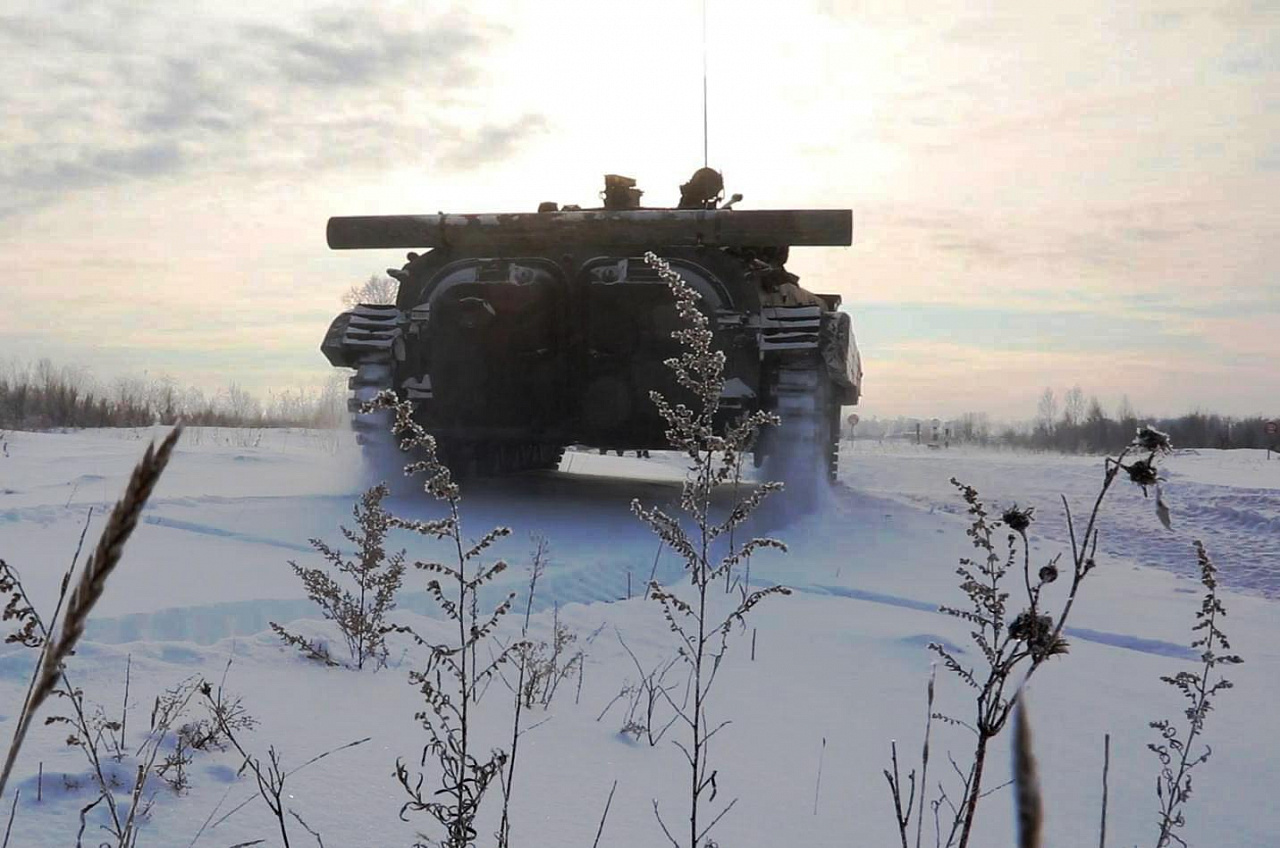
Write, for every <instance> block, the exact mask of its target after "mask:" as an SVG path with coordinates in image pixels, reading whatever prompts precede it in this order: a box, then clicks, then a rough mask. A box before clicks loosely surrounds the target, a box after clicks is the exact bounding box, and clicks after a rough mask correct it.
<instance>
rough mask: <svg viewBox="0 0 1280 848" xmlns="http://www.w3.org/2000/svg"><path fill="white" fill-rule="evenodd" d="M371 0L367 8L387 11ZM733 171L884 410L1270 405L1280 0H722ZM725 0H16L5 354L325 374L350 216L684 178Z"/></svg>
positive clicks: (714, 116)
mask: <svg viewBox="0 0 1280 848" xmlns="http://www.w3.org/2000/svg"><path fill="white" fill-rule="evenodd" d="M371 10H373V11H371ZM707 21H708V37H707V53H708V57H709V60H708V61H709V67H710V75H709V92H710V105H709V124H710V138H709V148H710V161H711V164H712V166H714V167H717V168H719V169H721V170H722V171H723V172H724V174H725V180H726V184H727V189H728V191H730V192H741V193H743V194H744V195H745V196H746V200H745V201H744V202H743V203H742V204H740V206H741V207H742V208H770V207H788V206H795V207H810V208H821V207H837V208H840V207H847V208H852V209H853V211H854V245H853V247H851V248H804V249H797V250H795V251H793V254H792V263H791V265H792V270H794V271H796V272H797V273H799V274H801V275H802V277H803V281H802V282H803V283H804V284H805V285H806V286H808V287H810V288H813V289H816V290H820V291H829V292H837V293H839V294H841V295H843V296H844V298H845V303H846V306H847V308H848V310H849V311H850V312H851V314H852V315H853V318H854V325H855V330H856V332H857V334H858V338H859V343H860V347H861V349H862V353H863V358H864V365H865V370H866V387H865V392H866V394H865V399H864V408H865V410H864V413H863V414H866V415H876V414H878V415H895V414H909V415H925V416H933V415H939V416H947V415H952V414H957V413H960V412H964V411H966V410H985V411H989V412H991V413H993V414H996V415H998V416H1003V417H1030V416H1031V415H1032V414H1033V413H1034V410H1035V402H1036V399H1037V397H1038V395H1039V393H1040V391H1041V390H1042V389H1043V387H1045V386H1053V387H1054V388H1055V389H1057V390H1058V391H1059V392H1061V391H1062V390H1063V389H1066V388H1068V387H1070V386H1071V385H1073V384H1079V385H1080V386H1081V387H1082V388H1083V389H1084V391H1085V392H1086V394H1097V395H1098V396H1099V397H1100V398H1101V399H1102V400H1103V402H1104V405H1106V406H1107V407H1108V408H1112V407H1114V404H1115V403H1116V402H1117V401H1118V400H1119V398H1120V396H1121V394H1122V393H1127V394H1128V395H1129V396H1130V398H1131V400H1132V402H1133V404H1134V406H1136V407H1137V408H1138V409H1139V410H1140V411H1145V412H1149V413H1181V412H1185V411H1188V410H1190V409H1192V408H1195V407H1201V408H1205V409H1209V410H1213V411H1220V412H1228V413H1234V414H1252V413H1258V412H1262V413H1268V414H1276V413H1277V412H1280V275H1278V274H1277V265H1278V260H1280V227H1278V224H1280V205H1278V204H1277V201H1276V198H1280V0H1264V2H1231V1H1230V0H1224V2H1202V3H1192V2H1183V1H1182V0H1158V2H1128V3H1123V4H1119V3H1114V2H1111V0H1105V2H1104V0H1081V2H1077V3H1071V4H1063V3H1043V2H1034V3H1008V2H975V0H964V2H912V1H911V0H899V2H879V0H872V1H871V2H863V1H862V0H788V2H781V0H771V2H756V0H707ZM702 43H703V42H702V7H701V2H700V0H649V1H648V2H645V3H643V4H642V3H636V2H634V0H626V2H612V0H536V2H532V0H530V1H529V2H516V0H493V1H492V2H468V3H465V4H458V5H457V6H453V7H451V6H448V5H446V4H441V3H432V2H424V0H418V2H415V3H412V4H398V3H387V4H369V3H365V2H359V3H357V2H347V3H336V4H326V5H320V4H316V3H306V2H299V0H275V2H273V3H270V4H264V3H223V4H208V3H195V2H185V0H170V2H164V3H155V2H141V0H95V2H52V1H51V0H32V2H26V1H25V0H6V2H5V3H4V4H3V5H0V79H3V80H4V81H5V83H4V85H3V86H0V127H2V131H0V261H2V262H3V268H2V270H3V275H2V276H0V287H2V288H0V292H2V293H3V299H2V301H0V357H8V358H13V357H17V358H20V359H24V360H28V361H29V360H32V359H35V358H37V357H41V356H48V357H51V358H53V359H54V360H55V361H57V362H59V363H66V364H76V365H87V366H90V368H91V369H92V371H93V373H94V374H95V375H96V376H97V377H99V378H101V379H103V380H104V381H105V380H109V379H111V378H113V377H115V376H116V375H119V374H124V373H130V374H134V375H140V374H143V373H144V372H145V373H146V374H148V375H160V374H167V375H171V376H173V377H175V378H177V379H178V380H179V381H180V382H182V383H187V384H192V385H197V386H200V387H202V388H204V389H205V390H206V391H212V390H216V389H217V388H218V387H220V386H225V385H226V384H227V383H229V382H231V381H236V382H238V383H240V384H241V385H242V386H245V387H247V388H249V389H251V390H253V391H255V392H258V393H264V394H265V392H266V391H267V390H268V389H280V388H288V387H296V386H308V387H310V386H316V385H319V384H320V383H321V382H323V381H324V380H325V378H326V377H327V376H328V374H329V373H330V371H331V369H329V367H328V365H327V363H326V362H325V360H324V359H323V357H322V356H321V355H320V353H319V350H318V346H319V343H320V340H321V338H322V336H323V334H324V331H325V329H326V328H327V326H328V323H329V320H330V319H331V318H332V316H333V315H334V314H335V313H336V312H337V311H339V310H340V308H341V306H340V302H339V298H340V296H341V295H342V293H343V292H344V291H345V290H346V289H347V288H348V287H349V286H350V285H351V284H352V283H355V282H358V281H360V280H361V279H364V278H366V277H368V275H369V274H370V273H372V272H375V271H381V270H382V269H384V268H386V267H387V266H388V265H399V264H400V262H401V261H402V259H403V257H402V256H401V255H400V254H399V253H396V252H379V251H373V252H363V251H361V252H355V251H353V252H343V253H335V252H331V251H329V250H328V249H327V248H326V246H325V243H324V225H325V221H326V219H327V218H328V216H330V215H340V214H379V213H403V212H435V211H438V210H446V211H457V212H467V211H474V212H492V211H532V210H534V209H535V208H536V207H537V204H538V202H539V201H542V200H556V201H559V202H561V203H581V204H583V205H589V204H592V203H594V202H596V197H597V192H598V190H599V188H600V183H601V175H602V174H604V173H606V172H613V173H622V174H628V175H631V176H634V177H636V178H638V179H639V181H640V186H641V188H643V189H645V191H646V194H645V202H646V203H652V204H654V205H667V204H674V202H675V200H676V198H677V195H678V190H677V186H678V185H679V183H681V182H683V181H684V180H685V179H687V178H688V176H689V174H690V173H691V172H692V171H693V170H694V169H695V168H696V167H698V166H700V165H701V164H702V100H701V92H702V83H701V72H702V71H701V69H702Z"/></svg>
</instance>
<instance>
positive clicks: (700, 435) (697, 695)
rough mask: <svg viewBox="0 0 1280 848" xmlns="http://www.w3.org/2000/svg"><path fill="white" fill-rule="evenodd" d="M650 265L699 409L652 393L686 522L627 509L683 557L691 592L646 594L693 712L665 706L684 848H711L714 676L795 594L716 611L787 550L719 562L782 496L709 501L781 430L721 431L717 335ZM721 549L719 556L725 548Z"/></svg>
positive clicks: (756, 423)
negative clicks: (731, 646) (763, 610)
mask: <svg viewBox="0 0 1280 848" xmlns="http://www.w3.org/2000/svg"><path fill="white" fill-rule="evenodd" d="M645 261H646V262H647V263H649V265H650V266H652V267H653V268H655V269H656V270H657V271H658V274H659V275H660V276H661V277H662V279H663V280H664V281H665V282H666V283H667V286H668V288H670V290H671V294H672V295H673V296H674V298H675V302H676V308H677V311H678V312H679V315H680V318H681V320H682V321H683V322H684V324H685V326H684V327H682V328H681V329H679V330H676V331H675V332H673V333H672V337H673V338H674V339H675V340H677V341H678V342H680V344H681V347H682V351H681V353H680V355H679V356H678V357H673V358H671V359H668V360H667V361H666V363H665V364H666V365H667V367H669V368H670V369H671V370H672V372H673V374H674V375H675V378H676V381H677V382H678V383H679V384H680V386H681V387H683V388H684V389H686V390H688V392H690V393H691V394H692V396H693V406H689V405H686V404H685V403H680V402H673V401H672V400H671V399H670V398H667V397H665V396H663V395H662V394H661V393H660V392H657V391H653V392H650V393H649V397H650V398H651V399H652V400H653V403H654V404H655V405H656V406H657V408H658V413H659V414H660V415H661V416H662V419H663V420H664V421H665V422H666V425H667V429H666V438H667V442H668V443H669V444H670V445H671V446H672V447H673V448H675V449H676V450H678V451H680V452H682V453H683V454H685V455H686V456H687V457H688V459H689V466H688V472H687V474H686V475H685V480H684V484H683V486H682V487H681V491H680V513H682V514H683V519H682V518H681V517H678V516H677V515H671V514H669V513H667V512H666V511H664V510H663V509H662V508H660V507H656V506H654V507H645V506H643V505H641V503H640V501H638V500H634V501H632V502H631V509H632V512H634V513H635V514H636V515H637V516H638V517H639V518H640V519H641V520H642V521H644V522H645V523H646V524H648V525H649V526H650V527H651V528H652V529H653V531H654V533H656V534H657V535H658V536H659V537H661V539H662V541H663V542H664V543H665V544H666V545H667V546H668V547H670V548H671V549H672V550H673V551H675V552H676V553H677V554H679V555H680V557H681V558H682V559H683V560H684V562H685V570H686V572H687V573H688V575H689V580H690V583H691V590H689V591H683V590H679V589H675V588H664V587H663V586H660V585H659V584H658V583H656V582H653V583H651V584H650V587H649V597H651V598H653V599H654V600H656V601H657V602H658V603H659V604H661V606H662V613H663V616H664V617H665V618H666V620H667V624H668V625H669V626H670V629H671V631H672V632H673V633H675V634H676V637H677V645H678V647H677V653H678V656H679V658H680V659H681V660H683V661H684V663H686V665H687V667H688V670H689V675H690V687H691V692H692V700H693V703H692V705H691V706H690V705H688V704H679V705H678V704H676V703H675V702H674V701H669V703H670V706H671V707H672V708H673V709H674V710H675V712H676V714H677V716H678V717H679V724H680V725H682V726H683V727H684V728H685V730H687V736H686V737H685V738H684V740H683V741H677V743H676V744H677V745H679V747H680V750H681V751H682V752H683V754H684V756H685V759H686V760H687V762H688V764H689V836H688V842H687V843H686V844H687V845H688V848H698V846H699V845H709V844H711V841H710V840H707V839H706V836H707V833H708V832H709V831H710V830H711V828H712V827H714V826H715V824H716V822H718V821H719V820H720V818H721V817H723V816H724V815H725V814H726V813H728V811H729V809H730V808H732V807H733V805H734V803H736V800H737V799H734V800H733V801H730V802H729V803H728V804H727V805H725V806H724V807H723V808H721V809H720V810H719V811H718V812H716V811H714V810H711V809H709V805H710V803H711V800H712V799H713V798H714V797H715V795H716V781H717V775H718V772H717V770H716V769H714V768H712V767H711V765H710V747H709V742H710V740H711V738H712V737H713V736H715V734H716V733H717V732H719V731H720V729H721V728H723V727H724V726H725V724H727V722H719V723H716V724H713V723H712V721H711V719H710V718H709V715H708V705H709V703H710V694H711V689H712V685H713V684H714V682H715V676H716V672H717V671H718V670H719V668H720V663H721V660H722V659H723V658H724V655H725V652H726V650H727V648H728V637H729V634H730V633H731V632H732V630H733V628H734V625H735V624H739V625H740V624H742V623H743V622H744V619H745V616H746V614H747V613H748V612H750V610H751V609H752V608H753V607H754V606H755V605H756V604H758V603H759V602H760V601H761V600H763V599H764V598H765V597H766V596H768V595H773V594H784V595H785V594H789V591H790V590H788V589H786V588H784V587H781V586H773V587H769V588H764V589H758V590H756V591H754V592H752V591H749V590H748V589H747V588H746V587H745V584H742V588H741V589H740V590H739V595H738V598H737V601H736V602H735V603H733V604H732V605H731V606H730V607H729V608H728V609H727V610H725V609H723V608H721V607H720V606H719V605H718V604H716V603H714V601H715V599H713V598H712V597H711V594H712V593H711V587H712V584H713V583H715V582H716V581H717V580H719V579H721V578H724V579H725V580H726V582H728V578H729V577H730V575H731V573H732V572H733V571H734V569H735V568H737V567H738V566H739V565H740V564H742V563H744V562H745V561H746V560H747V559H748V558H749V557H750V556H751V555H752V554H753V553H754V552H755V551H758V550H760V549H762V548H778V549H781V550H786V546H785V545H783V544H782V543H781V542H779V541H777V540H776V539H771V538H753V539H751V540H749V541H748V542H746V543H745V544H743V545H742V546H741V547H738V546H736V545H734V544H732V542H730V544H729V545H728V550H727V551H726V552H725V553H724V554H723V555H718V554H717V553H716V550H717V540H719V539H721V537H723V538H724V539H725V540H731V539H732V533H733V531H734V530H735V529H736V528H737V527H739V526H741V525H742V524H743V523H744V522H745V521H746V520H747V519H748V518H749V517H750V516H751V514H752V513H753V512H754V511H755V510H756V508H757V507H758V506H760V504H761V503H762V502H763V501H764V499H765V498H766V497H768V496H769V495H770V494H772V493H773V492H776V491H778V490H780V489H781V488H782V486H781V484H780V483H761V484H759V485H758V486H755V487H754V488H753V489H752V490H751V491H750V492H749V493H747V494H746V495H745V496H743V497H741V498H739V499H737V500H736V501H735V502H734V503H733V504H732V506H731V507H730V508H729V510H728V514H727V515H722V516H717V515H715V514H714V510H713V503H712V495H713V494H714V492H715V490H716V487H717V486H719V485H721V484H723V483H728V482H731V481H734V480H736V479H737V475H738V474H739V469H740V468H741V465H740V462H739V458H740V457H741V456H742V455H743V454H744V453H745V452H746V451H748V450H750V448H751V445H752V444H753V442H754V440H755V436H756V433H757V432H758V431H759V429H760V428H761V427H763V426H766V425H776V424H777V423H778V418H777V416H775V415H773V414H772V413H768V412H764V411H756V412H751V413H747V414H746V415H743V416H742V417H741V418H739V419H738V420H737V421H734V422H730V423H728V424H724V423H722V422H721V420H720V416H719V412H720V395H721V392H722V391H723V390H724V383H725V380H724V365H725V355H724V352H723V351H720V350H716V349H715V347H714V341H715V334H714V332H713V331H712V329H711V327H710V321H709V319H708V318H707V316H706V314H705V313H704V312H703V311H702V310H701V309H699V308H698V301H699V300H700V299H701V296H700V295H699V294H698V293H697V292H696V291H695V290H694V289H693V288H692V287H691V286H689V284H688V283H686V282H685V281H684V279H683V278H682V277H681V276H680V275H679V274H678V273H676V272H675V271H673V270H672V269H671V266H670V265H669V264H668V263H667V262H665V261H664V260H662V259H660V258H659V257H658V256H657V255H655V254H653V253H646V254H645ZM720 549H723V544H721V546H720ZM704 799H705V800H704ZM704 808H707V809H704ZM654 814H655V815H656V816H657V818H658V822H659V825H660V826H661V827H662V830H663V832H664V833H665V834H666V836H667V839H668V840H670V842H671V844H672V845H674V846H676V848H680V843H679V842H677V841H676V839H675V838H674V837H673V836H672V834H671V831H670V829H669V828H668V827H667V825H666V823H665V822H664V821H663V818H662V815H661V813H660V812H659V811H658V804H657V802H656V801H655V802H654ZM708 819H709V821H708Z"/></svg>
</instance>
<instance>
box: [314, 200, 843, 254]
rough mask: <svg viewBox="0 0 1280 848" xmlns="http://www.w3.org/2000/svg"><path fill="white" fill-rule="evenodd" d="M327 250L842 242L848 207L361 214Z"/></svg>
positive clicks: (333, 227)
mask: <svg viewBox="0 0 1280 848" xmlns="http://www.w3.org/2000/svg"><path fill="white" fill-rule="evenodd" d="M326 236H327V239H328V242H329V247H330V248H332V249H333V250H359V249H386V248H427V247H436V248H444V247H449V248H455V249H458V250H466V251H475V250H481V251H491V252H493V253H495V254H500V253H510V252H513V251H515V252H518V251H524V250H537V249H546V248H548V247H555V246H558V245H568V244H573V243H575V242H577V243H590V244H593V245H608V246H610V247H616V248H626V249H634V250H639V249H644V248H658V247H687V246H696V245H708V246H713V247H784V246H797V245H821V246H832V247H836V246H839V247H844V246H847V245H849V244H852V242H853V213H852V211H850V210H848V209H761V210H755V209H752V210H738V209H629V210H623V211H620V210H591V211H573V212H522V213H509V214H495V215H447V214H443V213H441V214H438V215H366V216H352V217H335V218H330V219H329V226H328V229H327V232H326Z"/></svg>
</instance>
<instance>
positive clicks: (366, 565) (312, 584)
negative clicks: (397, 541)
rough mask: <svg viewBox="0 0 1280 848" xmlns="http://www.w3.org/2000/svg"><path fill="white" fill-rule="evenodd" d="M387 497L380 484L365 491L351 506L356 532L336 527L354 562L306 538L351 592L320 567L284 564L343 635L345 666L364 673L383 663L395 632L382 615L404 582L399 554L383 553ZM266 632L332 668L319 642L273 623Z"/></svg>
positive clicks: (388, 524) (392, 605)
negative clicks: (348, 583)
mask: <svg viewBox="0 0 1280 848" xmlns="http://www.w3.org/2000/svg"><path fill="white" fill-rule="evenodd" d="M388 494H390V490H389V489H388V488H387V487H386V486H385V485H377V486H374V487H373V488H371V489H369V490H368V491H366V492H365V493H364V495H363V496H361V498H360V502H359V503H357V504H356V505H355V506H354V507H353V508H352V514H353V515H354V516H355V521H356V528H357V529H356V530H351V529H348V528H347V527H345V526H343V527H340V528H339V529H340V531H341V532H342V535H343V536H344V537H345V538H346V539H347V541H348V542H350V543H351V544H353V545H355V546H356V549H357V556H356V557H355V558H352V559H348V558H347V557H345V556H344V555H343V553H342V551H341V550H339V549H337V548H332V547H330V546H329V545H328V544H326V543H325V542H323V541H321V540H320V539H311V540H310V541H311V546H312V547H314V548H315V549H316V550H317V551H319V553H320V555H321V556H323V557H324V559H325V560H326V561H327V562H328V564H329V567H330V568H331V569H332V570H333V571H335V572H337V574H339V575H341V576H342V577H344V578H346V579H348V580H350V581H351V582H352V583H354V584H355V588H354V589H351V588H348V587H346V586H344V585H342V583H340V582H339V581H338V580H336V579H335V578H334V577H332V576H330V574H329V572H328V571H326V570H325V569H322V568H304V567H302V566H300V565H298V564H297V563H296V562H292V561H290V563H289V565H290V567H291V568H293V571H294V573H295V574H297V575H298V577H299V579H301V580H302V585H303V587H304V588H305V589H306V590H307V597H308V598H310V599H311V600H312V601H313V602H314V603H315V604H316V605H317V606H319V607H320V610H321V612H322V613H323V614H324V617H325V619H327V620H329V621H332V622H333V623H334V624H335V625H336V626H337V627H338V630H339V631H340V632H341V633H342V637H343V639H344V640H346V643H347V653H348V656H349V657H350V665H352V666H354V667H355V668H356V669H363V668H364V667H365V664H366V663H369V664H371V665H373V667H374V668H375V669H378V668H382V667H384V666H385V665H386V664H387V643H386V635H387V634H388V633H390V632H391V631H392V630H393V629H394V628H393V626H392V625H390V624H389V623H388V622H387V614H388V613H390V612H391V611H392V610H393V609H395V605H396V600H395V598H396V592H397V591H399V589H400V584H401V582H402V581H403V579H404V568H405V566H404V551H400V552H398V553H394V554H390V555H388V553H387V550H386V540H387V532H388V531H389V530H390V529H391V527H392V517H391V514H390V513H389V512H387V510H386V509H385V508H384V507H383V505H382V501H383V499H384V498H386V496H387V495H388ZM271 629H272V630H274V631H275V632H276V634H277V635H278V636H279V637H280V638H281V639H282V640H283V641H284V642H285V644H288V645H292V646H294V647H295V648H298V649H299V650H300V651H302V653H303V654H304V655H305V656H307V657H308V658H309V659H315V660H319V661H321V662H324V663H325V664H326V665H335V664H337V661H336V660H334V659H333V658H332V657H331V656H330V655H329V651H328V649H327V648H326V647H324V646H323V645H322V644H319V643H316V642H308V641H307V640H306V639H304V638H302V637H300V636H297V635H295V634H291V633H289V632H288V631H287V630H285V628H284V627H282V626H281V625H280V624H277V623H276V622H274V621H273V622H271Z"/></svg>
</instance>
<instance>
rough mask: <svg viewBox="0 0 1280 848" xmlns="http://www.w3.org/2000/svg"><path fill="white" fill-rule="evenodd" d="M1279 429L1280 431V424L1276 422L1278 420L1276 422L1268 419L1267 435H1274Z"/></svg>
mask: <svg viewBox="0 0 1280 848" xmlns="http://www.w3.org/2000/svg"><path fill="white" fill-rule="evenodd" d="M1277 431H1280V424H1276V422H1274V421H1268V422H1267V435H1268V436H1274V435H1275V434H1276V432H1277Z"/></svg>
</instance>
